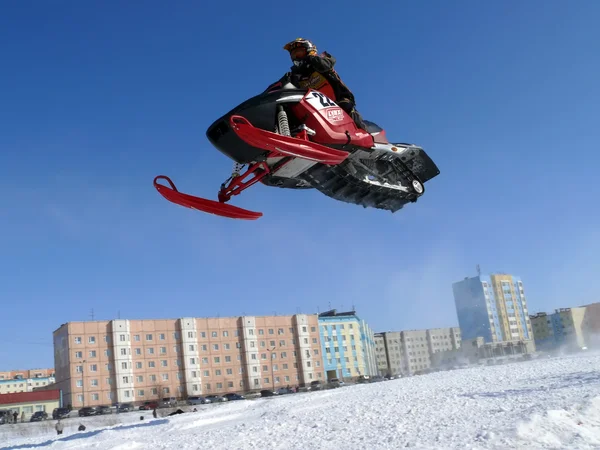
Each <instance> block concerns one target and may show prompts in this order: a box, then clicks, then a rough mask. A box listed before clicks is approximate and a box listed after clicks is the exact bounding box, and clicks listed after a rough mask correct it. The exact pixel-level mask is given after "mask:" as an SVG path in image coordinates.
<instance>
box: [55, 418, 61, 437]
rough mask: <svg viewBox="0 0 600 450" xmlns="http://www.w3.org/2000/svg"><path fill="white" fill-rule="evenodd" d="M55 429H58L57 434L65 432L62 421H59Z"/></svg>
mask: <svg viewBox="0 0 600 450" xmlns="http://www.w3.org/2000/svg"><path fill="white" fill-rule="evenodd" d="M54 428H56V434H62V432H63V424H62V422H61V421H60V419H58V422H56V425H55V426H54Z"/></svg>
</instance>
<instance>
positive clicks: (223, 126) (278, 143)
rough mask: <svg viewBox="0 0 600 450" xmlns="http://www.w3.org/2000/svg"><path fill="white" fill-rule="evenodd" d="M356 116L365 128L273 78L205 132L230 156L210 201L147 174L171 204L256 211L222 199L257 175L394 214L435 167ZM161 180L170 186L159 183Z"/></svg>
mask: <svg viewBox="0 0 600 450" xmlns="http://www.w3.org/2000/svg"><path fill="white" fill-rule="evenodd" d="M363 122H364V123H365V124H366V126H365V128H366V129H365V130H363V129H360V128H358V127H357V126H356V124H355V122H354V120H353V119H352V117H351V116H350V115H349V114H347V113H346V112H345V111H344V110H343V109H342V108H341V107H339V106H338V105H337V104H336V103H335V102H334V101H333V100H331V99H330V98H328V97H327V96H326V95H324V94H323V93H321V92H319V91H316V90H312V89H302V88H298V87H296V86H294V85H293V84H292V83H289V82H288V83H284V84H282V83H273V84H272V85H271V86H269V87H268V88H267V89H266V90H265V91H264V92H263V93H261V94H259V95H256V96H254V97H252V98H250V99H248V100H246V101H245V102H243V103H241V104H240V105H238V106H236V107H235V108H234V109H232V110H231V111H229V112H228V113H226V114H225V115H223V116H222V117H220V118H219V119H217V120H216V121H215V122H213V123H212V124H211V125H210V127H208V129H207V131H206V136H207V138H208V140H209V141H210V142H211V144H212V145H213V146H215V147H216V148H217V149H218V150H219V151H221V152H222V153H224V154H225V155H226V156H227V157H229V158H230V159H232V160H233V161H234V169H233V173H232V175H231V176H230V177H229V178H228V179H227V180H226V181H225V182H224V183H223V184H222V185H221V189H220V191H219V192H218V201H215V200H207V199H203V198H199V197H194V196H191V195H188V194H184V193H182V192H179V191H178V190H177V188H176V187H175V185H174V184H173V182H172V181H171V179H170V178H169V177H167V176H164V175H159V176H157V177H156V178H155V179H154V187H155V188H156V189H157V190H158V192H159V193H160V194H161V195H162V196H163V197H165V198H166V199H167V200H169V201H171V202H173V203H176V204H178V205H181V206H184V207H188V208H192V209H195V210H198V211H203V212H207V213H210V214H215V215H219V216H223V217H229V218H232V219H245V220H256V219H258V218H260V217H262V213H260V212H254V211H249V210H247V209H243V208H239V207H237V206H233V205H231V204H228V203H227V202H228V201H229V200H230V199H231V197H233V196H235V195H239V194H240V193H241V192H242V191H244V190H245V189H247V188H249V187H250V186H252V185H254V184H256V183H257V182H261V183H262V184H264V185H266V186H272V187H279V188H284V189H317V190H318V191H320V192H321V193H323V194H325V195H326V196H328V197H331V198H333V199H335V200H338V201H342V202H347V203H353V204H356V205H361V206H363V207H365V208H376V209H382V210H388V211H391V212H392V213H394V212H396V211H398V210H400V209H401V208H403V207H404V206H405V205H406V204H407V203H413V202H416V201H417V199H419V198H420V197H421V196H422V195H423V194H424V192H425V186H424V184H425V183H426V182H427V181H429V180H431V179H432V178H434V177H436V176H437V175H439V173H440V171H439V169H438V167H437V166H436V164H435V163H434V162H433V161H432V160H431V158H430V157H429V156H428V155H427V153H425V151H424V150H423V149H422V148H421V147H419V146H417V145H414V144H406V143H391V142H389V141H388V139H387V137H386V134H385V130H383V129H382V128H380V127H379V126H378V125H376V124H375V123H373V122H370V121H363ZM244 168H245V171H244V172H243V173H242V169H244ZM161 179H162V180H165V181H166V182H167V183H168V184H169V185H170V187H169V186H166V185H164V184H159V183H158V181H159V180H161Z"/></svg>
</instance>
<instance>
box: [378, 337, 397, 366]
mask: <svg viewBox="0 0 600 450" xmlns="http://www.w3.org/2000/svg"><path fill="white" fill-rule="evenodd" d="M385 345H386V343H385V333H375V359H376V361H377V372H378V373H379V375H382V374H383V375H385V374H387V373H388V366H389V364H388V360H387V354H386V347H385ZM400 348H401V347H400ZM390 368H391V367H390Z"/></svg>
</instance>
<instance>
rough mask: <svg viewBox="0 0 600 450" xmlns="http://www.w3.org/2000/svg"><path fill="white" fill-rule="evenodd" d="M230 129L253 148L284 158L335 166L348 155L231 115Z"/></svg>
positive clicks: (304, 134)
mask: <svg viewBox="0 0 600 450" xmlns="http://www.w3.org/2000/svg"><path fill="white" fill-rule="evenodd" d="M229 123H230V125H231V128H232V129H233V131H234V132H235V134H237V135H238V137H239V138H240V139H242V140H243V141H244V142H246V143H247V144H248V145H252V146H253V147H256V148H260V149H264V150H267V151H269V152H276V153H279V154H282V155H286V156H294V157H297V158H302V159H307V160H309V161H316V162H318V163H321V164H327V165H330V166H336V165H338V164H340V163H341V162H343V161H344V160H345V159H346V158H347V157H348V155H349V153H348V152H345V151H343V150H337V149H334V148H329V147H326V146H325V145H321V144H318V143H316V142H312V141H309V140H308V137H307V135H306V133H303V134H302V136H303V138H304V139H302V138H298V137H291V136H284V135H282V134H277V133H273V132H271V131H267V130H263V129H262V128H256V127H255V126H253V125H252V124H251V123H250V121H249V120H248V119H246V118H245V117H243V116H238V115H233V116H231V118H230V119H229Z"/></svg>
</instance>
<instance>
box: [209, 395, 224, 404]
mask: <svg viewBox="0 0 600 450" xmlns="http://www.w3.org/2000/svg"><path fill="white" fill-rule="evenodd" d="M206 398H207V399H208V400H210V401H211V402H212V403H219V402H226V401H228V399H227V398H226V397H223V396H222V395H207V396H206Z"/></svg>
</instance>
